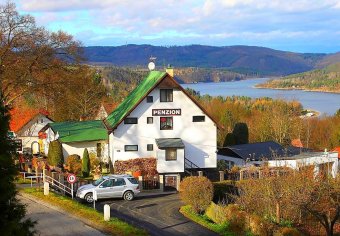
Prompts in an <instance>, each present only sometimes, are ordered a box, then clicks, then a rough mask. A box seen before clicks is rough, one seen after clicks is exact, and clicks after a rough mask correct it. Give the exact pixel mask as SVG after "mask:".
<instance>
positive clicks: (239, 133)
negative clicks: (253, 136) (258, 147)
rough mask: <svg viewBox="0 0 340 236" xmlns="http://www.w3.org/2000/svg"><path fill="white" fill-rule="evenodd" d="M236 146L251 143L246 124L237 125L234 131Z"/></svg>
mask: <svg viewBox="0 0 340 236" xmlns="http://www.w3.org/2000/svg"><path fill="white" fill-rule="evenodd" d="M233 135H234V137H235V144H247V143H249V131H248V126H247V124H246V123H236V124H235V126H234V130H233Z"/></svg>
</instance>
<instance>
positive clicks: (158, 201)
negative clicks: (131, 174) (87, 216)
mask: <svg viewBox="0 0 340 236" xmlns="http://www.w3.org/2000/svg"><path fill="white" fill-rule="evenodd" d="M105 204H109V205H110V206H111V216H116V217H118V218H120V219H123V220H125V221H127V222H129V223H131V224H134V225H136V226H138V227H141V228H144V229H146V230H147V231H148V232H149V234H150V235H154V236H167V235H183V236H184V235H192V236H194V235H195V236H198V235H202V236H205V235H216V234H215V233H214V232H212V231H210V230H208V229H206V228H204V227H202V226H200V225H198V224H196V223H194V222H192V221H190V220H188V219H187V218H185V217H184V216H183V215H182V214H181V213H180V212H179V211H178V210H179V208H180V206H181V205H183V204H182V202H181V201H180V198H179V194H177V193H169V194H162V195H152V196H151V195H146V196H145V195H144V196H139V197H136V198H135V200H133V201H124V200H121V199H110V200H101V201H98V202H97V205H96V208H97V209H98V210H99V211H103V208H104V205H105Z"/></svg>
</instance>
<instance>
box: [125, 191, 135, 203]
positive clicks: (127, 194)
mask: <svg viewBox="0 0 340 236" xmlns="http://www.w3.org/2000/svg"><path fill="white" fill-rule="evenodd" d="M134 197H135V196H134V195H133V192H131V191H126V192H125V193H124V195H123V198H124V200H127V201H131V200H133V199H134Z"/></svg>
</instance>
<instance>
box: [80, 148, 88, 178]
mask: <svg viewBox="0 0 340 236" xmlns="http://www.w3.org/2000/svg"><path fill="white" fill-rule="evenodd" d="M81 172H82V173H83V177H88V176H89V174H90V158H89V152H88V151H87V148H85V149H84V153H83V159H82V167H81Z"/></svg>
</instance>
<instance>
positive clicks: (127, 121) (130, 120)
mask: <svg viewBox="0 0 340 236" xmlns="http://www.w3.org/2000/svg"><path fill="white" fill-rule="evenodd" d="M124 124H138V119H137V117H128V118H125V119H124Z"/></svg>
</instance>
